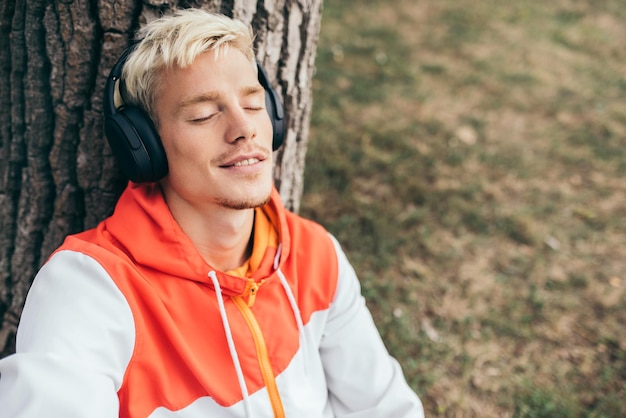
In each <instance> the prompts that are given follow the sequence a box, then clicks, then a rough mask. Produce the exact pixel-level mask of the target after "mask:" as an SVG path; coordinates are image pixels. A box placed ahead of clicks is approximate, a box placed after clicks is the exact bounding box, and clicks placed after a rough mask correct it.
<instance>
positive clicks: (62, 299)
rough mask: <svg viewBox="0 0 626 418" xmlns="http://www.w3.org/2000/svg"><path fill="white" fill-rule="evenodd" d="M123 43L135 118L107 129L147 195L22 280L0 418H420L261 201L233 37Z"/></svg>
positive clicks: (265, 151)
mask: <svg viewBox="0 0 626 418" xmlns="http://www.w3.org/2000/svg"><path fill="white" fill-rule="evenodd" d="M139 35H140V38H141V40H140V41H139V42H138V44H136V45H135V46H134V47H133V48H132V49H131V50H129V51H128V56H125V57H124V58H123V59H122V60H121V61H120V63H118V64H119V66H122V65H123V72H122V74H121V79H122V81H123V83H120V84H123V89H124V90H125V92H124V94H122V95H121V96H122V97H124V100H125V101H126V103H127V105H128V106H129V107H132V106H136V107H137V108H139V114H135V113H132V114H128V115H126V114H124V112H126V110H129V109H125V108H118V107H113V110H111V109H109V111H107V122H106V123H107V124H109V125H108V126H107V134H108V136H109V139H110V140H112V146H113V148H114V149H115V148H117V147H122V148H124V147H127V148H128V149H129V150H131V151H130V152H131V153H132V152H134V151H135V150H137V149H142V150H143V149H144V148H145V149H146V153H147V154H148V156H149V158H148V160H150V161H148V163H147V164H148V168H145V167H143V168H141V170H140V171H142V172H145V171H147V172H148V174H147V175H146V177H147V178H148V179H149V180H148V181H140V182H139V181H138V182H131V183H129V186H128V188H127V189H126V190H125V191H124V193H123V195H122V196H121V197H120V200H119V202H118V204H117V206H116V209H115V212H114V214H113V215H112V216H111V217H110V218H108V219H106V220H104V221H103V222H102V223H101V224H100V225H99V226H98V227H97V228H95V229H93V230H89V231H86V232H83V233H81V234H78V235H74V236H70V237H68V238H67V239H66V241H65V242H64V244H63V245H62V246H61V247H60V248H59V249H58V250H57V251H56V252H55V253H54V254H53V255H52V256H51V257H50V259H49V261H48V262H47V263H46V264H45V265H44V267H43V268H42V269H41V271H40V272H39V274H38V275H37V277H36V279H35V281H34V283H33V286H32V288H31V290H30V292H29V295H28V298H27V302H26V305H25V308H24V312H23V316H22V318H21V322H20V327H19V331H18V337H17V353H16V354H14V355H12V356H9V357H7V358H5V359H3V360H2V361H0V373H1V377H0V417H2V418H8V417H29V418H30V417H33V418H34V417H37V418H39V417H63V418H69V417H89V418H113V417H118V416H119V417H133V418H134V417H153V418H156V417H180V418H195V417H294V418H305V417H348V416H349V417H353V418H356V417H368V418H372V417H373V418H375V417H388V418H401V417H407V418H408V417H411V418H412V417H422V416H423V412H422V406H421V403H420V401H419V399H418V397H417V396H416V395H415V393H414V392H413V391H412V390H411V389H410V388H409V387H408V385H407V383H406V381H405V379H404V377H403V375H402V371H401V369H400V367H399V365H398V363H397V362H396V361H395V360H394V359H392V358H391V357H390V356H389V354H388V352H387V351H386V349H385V347H384V345H383V343H382V341H381V339H380V337H379V335H378V333H377V330H376V328H375V326H374V323H373V321H372V319H371V316H370V314H369V312H368V311H367V308H366V307H365V303H364V301H363V298H362V297H361V295H360V288H359V282H358V280H357V277H356V276H355V273H354V271H353V269H352V268H351V266H350V264H349V263H348V261H347V260H346V257H345V255H344V253H343V252H342V250H341V248H340V247H339V245H338V244H337V242H336V241H335V240H334V239H333V238H332V237H331V236H330V235H329V234H328V233H327V232H326V231H324V230H323V229H322V227H320V226H319V225H317V224H314V223H312V222H310V221H307V220H304V219H302V218H300V217H298V216H296V215H294V214H293V213H290V212H288V211H286V210H285V208H284V207H283V206H282V204H281V202H280V198H279V195H278V193H277V191H276V190H275V189H274V187H273V183H272V149H273V148H275V147H276V143H274V141H275V138H273V128H272V120H271V118H270V116H269V115H268V111H271V109H266V103H269V104H270V105H271V106H274V105H275V104H273V105H272V104H271V103H270V102H271V100H270V101H267V102H266V99H267V97H269V96H268V95H269V92H268V91H267V88H264V86H262V85H261V83H260V82H259V80H260V79H261V80H262V77H261V74H258V73H257V71H258V69H257V66H256V63H255V59H254V55H253V51H252V34H251V32H250V30H249V28H248V27H246V26H245V25H243V24H242V23H240V22H237V21H234V20H231V19H229V18H226V17H224V16H218V15H213V14H209V13H206V12H202V11H199V10H186V11H181V12H178V13H176V14H175V15H174V16H170V17H164V18H162V19H159V20H156V21H154V22H152V23H150V24H148V25H146V26H145V27H144V28H143V29H142V30H141V32H140V34H139ZM112 73H113V72H112ZM118 78H119V77H118V76H117V75H114V76H113V77H112V80H114V81H119V80H118ZM105 101H106V100H105ZM118 101H119V100H118ZM109 105H110V106H112V105H111V104H110V103H106V104H105V106H109ZM137 110H138V109H133V110H132V112H135V111H137ZM143 111H145V112H146V113H145V115H144V114H142V113H141V112H143ZM129 113H131V112H129ZM270 113H271V112H270ZM118 117H123V118H124V120H116V118H118ZM127 119H128V120H130V122H128V120H127ZM144 119H145V120H144ZM127 122H128V123H129V126H126V125H125V124H126V123H127ZM144 125H145V126H144ZM152 130H154V132H152ZM135 133H137V134H138V138H133V137H132V135H134V134H135ZM151 136H153V138H150V137H151ZM120 137H122V138H121V139H120ZM116 141H121V145H120V143H116ZM125 141H126V142H125ZM137 141H139V142H144V141H145V142H150V141H153V143H151V144H139V145H137V144H136V142H137ZM154 141H156V143H154ZM161 147H162V151H163V152H164V156H163V159H165V161H161V162H159V158H158V155H157V156H155V155H154V154H155V153H156V154H158V153H159V152H161V151H159V149H161ZM118 151H119V150H118ZM142 152H143V151H142ZM133 158H135V157H128V156H126V157H124V156H122V157H121V161H122V163H123V164H139V165H141V164H144V163H142V162H140V163H137V162H136V161H135V162H132V161H131V160H133ZM138 158H139V157H138ZM141 158H143V157H141ZM153 160H156V161H157V162H156V163H154V161H153ZM133 161H134V160H133ZM153 163H154V164H157V165H160V166H158V167H156V168H155V167H153V166H151V164H153ZM129 172H131V173H134V168H133V169H132V170H130V171H129ZM133 176H134V175H133V174H131V177H133ZM151 176H152V177H151ZM137 178H139V179H144V177H143V175H139V176H138V177H137Z"/></svg>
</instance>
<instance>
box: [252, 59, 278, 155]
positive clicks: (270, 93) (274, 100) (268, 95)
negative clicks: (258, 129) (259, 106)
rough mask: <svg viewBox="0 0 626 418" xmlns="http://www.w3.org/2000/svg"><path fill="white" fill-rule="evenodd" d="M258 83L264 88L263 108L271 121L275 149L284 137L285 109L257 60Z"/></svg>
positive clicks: (273, 148)
mask: <svg viewBox="0 0 626 418" xmlns="http://www.w3.org/2000/svg"><path fill="white" fill-rule="evenodd" d="M256 65H257V69H258V74H259V75H258V77H259V83H260V84H261V85H262V86H263V88H264V89H265V108H266V109H267V113H268V114H269V116H270V120H271V122H272V131H273V137H272V150H274V151H276V150H277V149H278V148H280V147H281V145H282V144H283V140H284V139H285V110H284V109H283V104H282V102H281V101H280V97H278V93H276V90H274V89H273V88H272V86H271V85H270V82H269V79H268V78H267V74H266V73H265V70H264V69H263V67H262V66H261V64H260V63H259V62H257V64H256Z"/></svg>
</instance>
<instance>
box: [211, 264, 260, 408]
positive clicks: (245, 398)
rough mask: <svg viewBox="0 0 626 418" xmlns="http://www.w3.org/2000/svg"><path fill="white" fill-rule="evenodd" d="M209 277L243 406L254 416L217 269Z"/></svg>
mask: <svg viewBox="0 0 626 418" xmlns="http://www.w3.org/2000/svg"><path fill="white" fill-rule="evenodd" d="M209 277H210V278H211V281H212V282H213V287H214V288H215V294H216V295H217V304H218V306H219V309H220V315H221V317H222V324H223V325H224V332H225V333H226V340H227V341H228V350H229V351H230V356H231V358H232V359H233V363H234V365H235V372H236V373H237V380H238V381H239V387H240V388H241V395H242V396H243V406H244V409H245V411H246V417H248V418H251V417H252V410H251V407H250V400H249V399H248V387H247V386H246V381H245V379H244V377H243V371H242V370H241V363H240V362H239V356H238V355H237V349H236V348H235V341H234V340H233V334H232V332H231V330H230V324H229V323H228V316H227V315H226V308H224V298H223V296H222V288H221V287H220V283H219V281H218V280H217V275H216V274H215V271H213V270H211V271H210V272H209Z"/></svg>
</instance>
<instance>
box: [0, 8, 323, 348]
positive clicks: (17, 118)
mask: <svg viewBox="0 0 626 418" xmlns="http://www.w3.org/2000/svg"><path fill="white" fill-rule="evenodd" d="M186 7H200V8H204V9H206V10H210V11H213V12H219V13H223V14H225V15H228V16H232V17H235V18H238V19H240V20H243V21H244V22H246V23H249V24H250V25H251V26H252V27H253V29H254V31H255V34H256V38H255V48H256V51H257V59H258V60H259V62H261V63H262V65H263V66H264V68H265V69H266V71H267V73H268V75H269V77H270V79H271V81H272V82H273V84H274V86H275V87H276V89H277V91H278V92H279V94H280V95H281V96H282V98H283V102H284V105H285V112H286V123H287V134H286V139H285V143H284V145H283V148H282V149H281V150H279V151H278V152H277V154H276V166H275V171H274V176H275V182H276V186H277V187H278V189H279V191H280V193H281V196H282V197H283V199H284V201H285V204H286V205H287V207H289V208H290V209H292V210H294V211H297V210H298V209H299V204H300V198H301V194H302V184H303V172H304V158H305V154H306V146H307V137H308V129H309V119H310V110H311V86H310V80H311V78H312V75H313V67H314V60H315V52H316V47H317V41H318V36H319V28H320V19H321V9H322V0H230V1H229V0H223V1H220V0H213V1H193V0H190V1H183V0H179V1H167V0H143V1H141V0H125V1H124V0H123V1H117V2H109V1H106V0H102V1H88V0H73V1H72V0H65V1H58V0H57V1H46V0H28V1H26V0H5V1H3V2H2V3H1V4H0V211H1V212H0V358H1V357H4V356H6V355H8V354H10V353H12V352H13V351H14V349H15V332H16V329H17V324H18V321H19V317H20V314H21V311H22V306H23V304H24V300H25V297H26V294H27V291H28V288H29V286H30V284H31V282H32V280H33V278H34V275H35V274H36V272H37V270H38V269H39V268H40V267H41V265H42V264H43V263H44V262H45V261H46V259H47V257H48V256H49V254H50V253H51V252H52V251H53V250H54V249H55V248H56V247H57V246H58V245H59V244H61V242H62V241H63V239H64V237H65V236H66V235H68V234H71V233H75V232H78V231H81V230H83V229H86V228H91V227H93V226H95V225H96V224H97V223H98V222H99V221H100V220H102V219H103V218H104V217H106V216H108V215H109V214H110V213H111V212H112V210H113V207H114V205H115V202H116V200H117V198H118V196H119V194H120V193H121V191H122V190H123V188H124V186H125V184H126V181H125V179H123V178H122V175H121V172H120V170H119V169H118V167H117V163H116V161H115V160H114V158H113V156H112V154H111V151H110V149H109V147H108V145H107V144H106V141H105V139H104V133H103V124H102V119H103V118H102V91H103V88H104V83H105V80H106V77H107V75H108V73H109V70H110V69H111V67H112V66H113V64H114V63H115V62H116V60H117V58H118V57H119V55H120V53H121V52H122V51H123V50H124V49H125V48H126V47H127V46H128V44H129V41H130V39H131V38H132V35H133V33H134V31H135V30H136V29H137V28H138V27H140V26H141V25H142V24H143V23H144V22H146V21H149V20H151V19H153V18H155V17H157V16H159V15H161V14H167V13H171V11H172V10H173V9H176V8H186Z"/></svg>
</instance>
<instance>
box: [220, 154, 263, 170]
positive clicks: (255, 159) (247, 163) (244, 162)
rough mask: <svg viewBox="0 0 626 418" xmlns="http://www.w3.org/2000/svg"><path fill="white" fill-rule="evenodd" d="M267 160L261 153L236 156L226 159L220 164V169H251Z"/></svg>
mask: <svg viewBox="0 0 626 418" xmlns="http://www.w3.org/2000/svg"><path fill="white" fill-rule="evenodd" d="M266 159H267V156H266V155H265V154H263V153H261V152H253V153H246V154H237V155H235V156H233V157H228V159H227V160H226V161H225V162H223V163H221V164H220V165H219V166H220V168H242V167H252V166H255V165H257V164H259V163H262V162H263V161H265V160H266Z"/></svg>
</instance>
